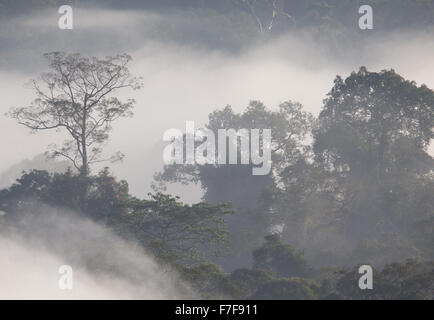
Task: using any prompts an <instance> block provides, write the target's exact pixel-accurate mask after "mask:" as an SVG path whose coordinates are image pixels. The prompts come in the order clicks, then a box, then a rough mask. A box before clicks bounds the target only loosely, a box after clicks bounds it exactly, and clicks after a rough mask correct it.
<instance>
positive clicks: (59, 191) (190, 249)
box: [0, 168, 232, 264]
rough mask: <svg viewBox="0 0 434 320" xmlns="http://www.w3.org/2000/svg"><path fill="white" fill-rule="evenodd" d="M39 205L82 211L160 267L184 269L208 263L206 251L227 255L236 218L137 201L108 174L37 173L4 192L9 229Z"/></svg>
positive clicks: (223, 209) (210, 209)
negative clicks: (228, 223)
mask: <svg viewBox="0 0 434 320" xmlns="http://www.w3.org/2000/svg"><path fill="white" fill-rule="evenodd" d="M84 190H86V191H85V192H84ZM37 203H43V204H48V205H51V206H54V207H61V208H67V209H72V210H74V211H77V212H78V214H83V215H85V216H86V217H89V218H91V219H92V220H94V221H97V222H99V223H102V224H104V225H107V226H109V227H111V228H112V229H113V230H115V231H116V232H117V233H119V234H120V235H121V236H123V237H125V238H130V239H134V240H136V241H139V242H140V243H141V244H142V245H143V246H144V247H145V248H146V249H148V250H149V251H151V252H152V253H153V254H154V255H155V256H156V257H157V258H158V259H159V260H160V261H161V262H170V263H185V264H193V263H197V262H198V261H200V260H203V259H204V258H205V257H204V255H203V252H204V250H205V249H206V250H207V253H210V252H211V253H215V254H217V253H221V252H222V250H223V249H224V244H225V242H226V237H227V232H226V230H225V223H224V220H223V216H224V215H226V214H231V213H232V210H231V206H230V205H226V204H221V205H216V206H213V205H209V204H206V203H198V204H193V205H185V204H183V203H181V202H179V201H178V199H177V198H173V197H171V196H169V195H164V194H161V193H158V194H155V195H150V199H149V200H140V199H137V198H134V197H132V196H131V195H130V194H129V193H128V184H127V183H126V182H125V181H120V182H118V181H116V179H115V178H114V177H113V176H111V175H110V174H109V172H108V169H107V168H106V169H105V170H103V171H101V172H100V173H99V174H98V175H96V176H87V177H84V176H82V175H77V174H72V173H71V172H70V171H68V172H66V173H64V174H59V173H57V174H51V175H50V174H49V173H47V172H46V171H36V170H34V171H31V172H29V173H25V174H24V175H23V176H22V177H21V178H20V179H18V180H17V183H16V184H14V185H13V186H11V187H10V188H9V189H5V190H1V191H0V207H1V208H2V210H3V211H5V212H6V213H7V214H6V219H5V223H6V224H7V223H9V222H10V223H13V222H14V221H16V220H17V219H19V218H20V215H21V214H26V213H27V212H34V211H35V210H33V208H35V207H36V205H35V204H37Z"/></svg>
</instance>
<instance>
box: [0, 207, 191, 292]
mask: <svg viewBox="0 0 434 320" xmlns="http://www.w3.org/2000/svg"><path fill="white" fill-rule="evenodd" d="M33 206H34V210H32V212H31V213H29V214H25V215H24V216H22V217H20V218H19V219H18V220H16V221H14V222H13V223H11V224H8V226H7V227H6V230H4V231H5V232H3V233H2V236H1V237H0V265H1V273H0V283H1V284H2V285H1V286H0V299H183V298H184V299H185V298H194V297H195V295H194V294H193V292H192V291H191V290H190V289H188V287H187V286H186V285H184V284H183V283H182V281H180V280H179V279H178V277H177V275H176V273H175V272H173V271H170V270H169V269H165V268H162V267H161V266H159V265H158V264H157V263H156V262H155V261H154V260H153V258H152V257H151V256H150V255H148V254H146V253H145V252H144V251H143V249H142V248H141V247H140V246H139V245H138V244H135V243H134V242H128V241H126V240H124V239H121V238H120V237H119V236H117V235H115V234H114V233H113V232H112V231H111V230H109V229H108V228H106V227H103V226H101V225H98V224H97V223H95V222H92V221H91V220H89V219H87V218H85V217H82V216H80V215H79V214H77V213H75V212H72V211H67V210H62V209H59V208H53V207H49V206H41V205H37V204H34V205H33ZM8 231H11V232H8ZM63 265H68V266H71V268H72V270H73V273H72V275H73V278H72V279H73V288H72V290H68V289H61V288H60V287H59V280H60V279H61V277H62V274H60V273H59V267H60V266H63Z"/></svg>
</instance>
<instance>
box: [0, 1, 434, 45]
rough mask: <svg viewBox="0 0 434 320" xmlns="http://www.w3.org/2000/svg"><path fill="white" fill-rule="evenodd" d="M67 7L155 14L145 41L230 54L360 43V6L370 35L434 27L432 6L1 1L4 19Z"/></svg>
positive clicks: (0, 12)
mask: <svg viewBox="0 0 434 320" xmlns="http://www.w3.org/2000/svg"><path fill="white" fill-rule="evenodd" d="M65 3H68V4H70V5H71V6H73V8H82V9H83V8H86V7H89V8H91V7H93V8H94V9H101V10H103V9H106V10H134V11H135V12H136V13H140V10H143V11H145V10H146V11H148V13H149V12H154V13H157V14H158V15H160V16H161V19H155V21H146V25H143V28H140V32H141V33H142V34H143V33H144V35H145V36H146V37H154V38H156V39H160V40H161V39H163V40H164V39H167V40H172V41H176V42H180V43H196V44H198V45H204V46H207V47H218V48H226V49H238V48H240V47H242V46H244V45H246V44H250V43H251V41H252V40H254V39H256V38H263V37H264V35H267V37H268V36H271V35H280V34H282V33H286V32H291V31H294V30H297V32H299V31H300V30H303V31H304V30H306V31H309V32H313V33H314V35H316V36H319V35H321V41H324V42H325V43H326V42H330V41H331V40H333V42H336V41H341V42H348V41H349V42H358V41H360V37H362V35H363V34H364V32H363V30H360V29H359V27H358V20H359V17H360V14H359V8H360V6H361V5H370V6H371V7H372V8H373V17H374V26H375V27H374V28H373V29H372V30H370V31H369V32H368V34H372V33H379V32H380V33H381V32H385V31H399V30H418V31H421V30H425V31H432V27H433V26H434V1H433V0H413V1H406V0H366V1H358V0H322V1H317V0H274V1H272V0H221V1H215V0H205V1H204V0H181V1H180V0H176V1H175V0H158V1H141V0H126V1H117V0H101V1H96V0H90V1H86V2H85V3H84V2H82V1H79V0H70V1H60V0H53V1H49V0H34V1H31V2H22V1H13V0H0V16H2V17H13V16H16V15H23V14H24V15H25V14H28V13H30V12H33V11H37V10H44V9H48V8H57V7H59V6H60V5H64V4H65ZM179 18H181V19H179ZM147 28H148V30H146V29H147ZM365 34H366V33H365ZM267 37H266V38H267ZM324 37H325V39H323V38H324ZM318 39H319V38H318ZM362 39H363V38H362ZM330 44H332V43H330ZM333 45H336V43H333Z"/></svg>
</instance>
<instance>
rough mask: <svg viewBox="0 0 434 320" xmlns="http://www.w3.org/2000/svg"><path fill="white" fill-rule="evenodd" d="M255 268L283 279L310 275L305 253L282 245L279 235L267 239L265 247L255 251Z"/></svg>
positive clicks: (269, 236)
mask: <svg viewBox="0 0 434 320" xmlns="http://www.w3.org/2000/svg"><path fill="white" fill-rule="evenodd" d="M253 263H254V264H253V265H254V267H255V268H258V269H264V270H270V271H272V272H273V273H274V274H276V275H278V276H281V277H293V276H304V275H306V274H307V273H308V268H307V263H306V260H305V259H304V257H303V252H299V251H296V250H294V248H292V247H291V246H290V245H287V244H282V243H281V242H280V238H279V236H278V235H276V234H274V235H268V236H266V237H265V243H264V245H263V246H262V247H261V248H259V249H257V250H255V251H253Z"/></svg>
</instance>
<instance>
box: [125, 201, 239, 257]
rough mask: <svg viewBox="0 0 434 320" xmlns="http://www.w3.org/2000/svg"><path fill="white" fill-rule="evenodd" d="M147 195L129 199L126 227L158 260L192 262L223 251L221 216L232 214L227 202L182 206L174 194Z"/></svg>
mask: <svg viewBox="0 0 434 320" xmlns="http://www.w3.org/2000/svg"><path fill="white" fill-rule="evenodd" d="M150 196H151V199H150V200H140V199H136V198H132V199H131V200H130V201H129V203H128V205H127V207H128V213H127V216H126V217H127V219H126V226H127V229H128V230H129V232H130V233H132V234H134V235H136V239H138V240H139V241H140V242H141V243H142V244H144V246H145V247H147V248H149V249H150V250H151V251H152V252H153V253H154V255H155V256H156V257H157V258H158V259H159V260H160V261H163V262H167V261H168V262H174V263H183V264H185V265H195V264H197V262H200V261H203V260H204V259H206V258H208V257H209V255H219V254H221V253H223V250H224V248H223V245H224V244H225V242H226V241H227V231H226V225H225V220H224V217H225V215H227V214H231V213H233V211H232V206H231V205H229V204H219V205H215V206H214V205H210V204H207V203H204V202H201V203H197V204H193V205H186V204H183V203H181V202H179V198H178V197H172V196H170V195H165V194H162V193H157V194H154V195H150Z"/></svg>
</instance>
